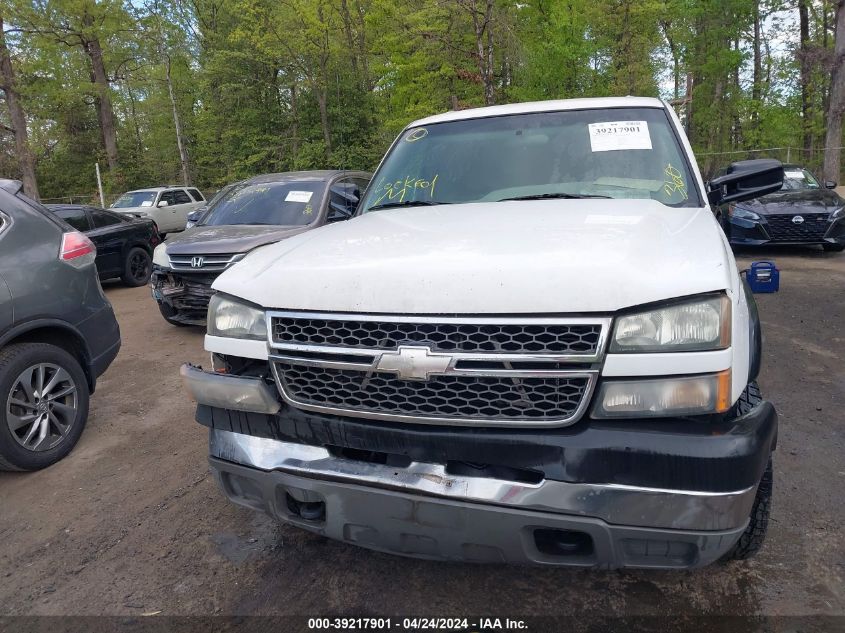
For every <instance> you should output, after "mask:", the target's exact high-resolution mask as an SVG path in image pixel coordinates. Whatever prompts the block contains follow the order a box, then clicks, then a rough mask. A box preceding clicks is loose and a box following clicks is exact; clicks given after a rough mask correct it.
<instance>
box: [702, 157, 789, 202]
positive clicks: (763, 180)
mask: <svg viewBox="0 0 845 633" xmlns="http://www.w3.org/2000/svg"><path fill="white" fill-rule="evenodd" d="M781 187H783V164H782V163H781V162H780V161H779V160H773V159H771V158H760V159H757V160H740V161H737V162H735V163H732V164H731V166H730V167H728V170H727V173H726V174H725V175H724V176H719V177H718V178H714V179H713V180H711V181H710V182H708V183H707V199H708V200H709V201H710V204H712V205H720V204H725V203H728V202H741V201H742V200H751V199H752V198H759V197H760V196H765V195H766V194H769V193H774V192H775V191H778V190H779V189H780V188H781Z"/></svg>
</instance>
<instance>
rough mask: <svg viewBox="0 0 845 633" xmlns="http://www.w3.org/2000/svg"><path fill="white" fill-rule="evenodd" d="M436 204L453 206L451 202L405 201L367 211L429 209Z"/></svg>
mask: <svg viewBox="0 0 845 633" xmlns="http://www.w3.org/2000/svg"><path fill="white" fill-rule="evenodd" d="M435 204H452V203H451V202H437V201H436V200H405V201H403V202H385V203H384V204H377V205H376V206H374V207H370V208H369V209H367V211H368V212H369V211H379V210H381V209H395V208H397V207H429V206H433V205H435Z"/></svg>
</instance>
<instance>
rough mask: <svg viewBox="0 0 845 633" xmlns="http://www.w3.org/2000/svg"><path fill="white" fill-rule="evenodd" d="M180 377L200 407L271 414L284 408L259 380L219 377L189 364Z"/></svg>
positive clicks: (272, 391) (185, 365) (271, 391)
mask: <svg viewBox="0 0 845 633" xmlns="http://www.w3.org/2000/svg"><path fill="white" fill-rule="evenodd" d="M179 375H181V376H182V384H183V385H184V386H185V390H186V391H187V392H188V393H189V394H190V395H191V397H192V398H193V399H194V400H196V401H197V402H198V403H200V404H205V405H208V406H210V407H220V408H222V409H233V410H235V411H252V412H255V413H267V414H269V415H274V414H276V413H278V412H279V409H280V408H281V404H280V403H279V398H278V397H277V396H276V393H275V391H274V390H273V389H271V388H270V387H268V386H267V385H266V384H265V383H264V382H262V381H261V380H260V379H258V378H248V377H244V376H228V375H226V374H216V373H212V372H208V371H203V370H202V369H200V368H199V367H194V366H193V365H189V364H187V363H186V364H184V365H182V367H181V368H180V369H179Z"/></svg>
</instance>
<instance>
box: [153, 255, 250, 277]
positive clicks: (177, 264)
mask: <svg viewBox="0 0 845 633" xmlns="http://www.w3.org/2000/svg"><path fill="white" fill-rule="evenodd" d="M244 257H246V253H231V254H228V253H220V254H216V255H168V260H169V261H170V268H171V269H172V270H174V271H178V272H181V273H185V272H188V273H208V272H222V271H224V270H226V269H227V268H229V266H231V265H232V264H234V263H236V262H239V261H240V260H242V259H243V258H244ZM195 258H199V259H200V260H201V261H202V265H200V266H196V267H195V266H193V265H192V264H191V260H193V259H195Z"/></svg>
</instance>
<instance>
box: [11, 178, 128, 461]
mask: <svg viewBox="0 0 845 633" xmlns="http://www.w3.org/2000/svg"><path fill="white" fill-rule="evenodd" d="M95 257H96V248H95V246H94V244H93V243H92V242H91V240H89V239H88V238H87V237H86V236H85V235H83V234H82V233H80V232H78V231H76V230H74V229H73V228H72V227H71V226H70V225H68V224H66V223H65V222H64V221H62V220H61V219H59V218H58V217H56V216H55V215H54V214H53V213H50V212H49V211H48V210H47V209H45V208H44V207H42V206H41V205H39V204H37V203H35V202H33V201H31V200H29V199H28V198H26V197H24V196H23V195H22V194H21V193H20V183H19V182H17V181H14V180H0V469H2V470H37V469H39V468H44V467H45V466H49V465H51V464H53V463H55V462H57V461H59V460H60V459H61V458H63V457H64V456H65V455H67V454H68V453H69V452H70V450H71V449H72V448H73V446H74V445H75V444H76V442H77V440H79V437H80V435H82V430H83V428H84V427H85V422H86V420H87V418H88V398H89V395H90V394H91V393H93V392H94V387H95V385H96V382H97V377H98V376H99V375H100V374H102V373H103V372H104V371H105V370H106V368H107V367H108V366H109V364H111V362H112V360H114V358H115V356H117V352H118V350H119V349H120V329H119V328H118V325H117V321H116V320H115V318H114V312H113V311H112V307H111V304H109V302H108V300H107V299H106V297H105V296H104V295H103V291H102V288H101V287H100V281H99V279H98V276H97V268H96V266H95V263H94V260H95Z"/></svg>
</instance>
